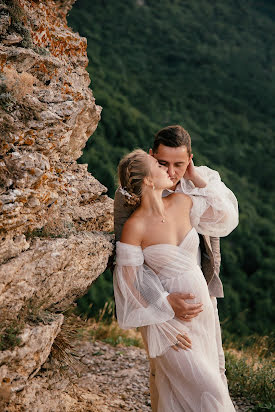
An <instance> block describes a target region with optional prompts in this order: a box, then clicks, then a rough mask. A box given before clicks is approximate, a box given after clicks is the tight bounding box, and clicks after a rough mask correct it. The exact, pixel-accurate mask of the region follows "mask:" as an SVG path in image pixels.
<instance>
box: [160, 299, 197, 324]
mask: <svg viewBox="0 0 275 412" xmlns="http://www.w3.org/2000/svg"><path fill="white" fill-rule="evenodd" d="M194 298H195V296H194V295H192V294H190V293H178V292H174V293H170V294H169V295H168V296H167V300H168V302H169V303H170V305H171V306H172V309H173V311H174V312H175V316H176V317H177V318H178V319H181V320H184V321H185V322H191V320H192V319H193V318H195V317H196V316H198V314H199V313H200V312H202V311H203V308H202V303H187V302H185V301H186V300H189V299H194Z"/></svg>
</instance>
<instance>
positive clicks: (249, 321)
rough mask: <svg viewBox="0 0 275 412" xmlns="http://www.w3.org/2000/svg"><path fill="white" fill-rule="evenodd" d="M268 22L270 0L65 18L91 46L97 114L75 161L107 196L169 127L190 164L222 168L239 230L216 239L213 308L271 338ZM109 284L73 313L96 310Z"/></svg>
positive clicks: (148, 0) (163, 3) (173, 2)
mask: <svg viewBox="0 0 275 412" xmlns="http://www.w3.org/2000/svg"><path fill="white" fill-rule="evenodd" d="M274 17H275V3H274V2H273V1H272V0H245V1H242V0H230V1H228V0H227V1H226V0H220V1H219V2H213V1H211V0H189V1H185V0H144V1H142V0H128V1H125V0H116V1H113V2H111V1H107V0H93V1H92V2H91V1H88V0H78V1H77V2H76V4H75V5H74V7H73V9H72V11H71V13H70V16H69V24H70V25H71V26H72V27H73V28H74V30H76V31H79V33H80V34H81V35H83V36H85V37H87V39H88V56H89V66H88V71H89V73H90V77H91V80H92V82H91V87H92V89H93V92H94V95H95V98H96V102H97V104H99V105H101V106H102V107H103V112H102V120H101V122H100V124H99V126H98V129H97V131H96V132H95V133H94V135H93V136H92V138H91V139H90V140H89V141H88V144H87V146H86V149H85V152H84V154H83V157H82V159H81V161H83V162H85V163H88V164H89V170H90V171H91V173H92V174H93V175H94V176H95V177H96V178H98V179H99V180H100V181H101V182H102V183H104V184H105V185H106V186H107V187H108V188H109V193H110V195H111V196H112V195H113V194H114V190H115V187H116V167H117V164H118V161H119V159H120V158H121V156H122V155H123V154H124V153H126V152H127V151H129V150H131V149H133V148H136V147H143V148H145V149H148V148H149V147H150V145H151V142H152V138H153V135H154V133H155V132H156V131H157V130H158V129H160V128H161V127H164V126H166V125H169V124H176V123H178V124H181V125H182V126H183V127H185V128H186V129H187V130H188V131H189V133H190V135H191V137H192V142H193V153H194V162H195V164H196V165H200V164H206V165H208V166H210V167H212V168H215V169H217V170H218V171H219V172H220V174H221V176H222V179H223V180H224V181H225V183H226V184H227V185H228V186H229V187H230V188H231V189H232V190H233V191H234V193H235V194H236V196H237V198H238V200H239V207H240V225H239V227H238V228H237V229H236V230H235V231H234V232H233V233H232V234H231V235H230V236H228V237H227V238H225V239H223V240H222V273H221V277H222V279H223V283H224V286H225V295H226V297H225V299H224V300H221V301H220V306H219V307H220V312H221V318H222V320H223V327H224V329H226V330H227V331H228V332H232V333H236V334H238V335H240V334H241V335H248V334H249V333H252V332H253V333H261V334H264V333H270V332H271V330H272V321H273V319H272V308H273V307H272V290H273V291H274V281H273V279H272V273H273V271H274V270H273V268H274V266H275V256H274V252H273V251H274V243H275V222H274V218H273V210H272V205H273V204H274V200H275V199H274V186H275V184H274V178H273V176H275V173H274V172H275V163H274V160H273V159H274V157H275V144H274V129H275V127H274V126H275V113H274V101H275V81H274V56H275V52H274V44H275V29H274ZM110 281H111V277H110V274H109V275H108V274H107V275H106V277H105V279H104V278H103V277H102V278H101V279H100V280H99V281H98V282H97V286H96V287H94V288H92V289H93V291H92V290H90V292H89V294H88V295H87V297H86V298H85V299H83V300H82V301H81V302H80V304H81V305H82V306H83V305H86V304H87V302H88V301H89V300H90V299H91V296H92V299H93V300H96V301H97V302H98V303H99V304H100V303H102V302H103V301H104V299H105V298H106V296H107V295H110V293H111V288H110ZM106 290H107V292H106ZM273 312H274V311H273ZM273 316H274V315H273Z"/></svg>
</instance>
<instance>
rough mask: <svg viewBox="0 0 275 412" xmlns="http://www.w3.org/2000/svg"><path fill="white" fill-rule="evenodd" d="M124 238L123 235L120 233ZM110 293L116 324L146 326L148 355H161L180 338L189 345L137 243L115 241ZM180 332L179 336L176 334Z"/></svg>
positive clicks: (186, 345)
mask: <svg viewBox="0 0 275 412" xmlns="http://www.w3.org/2000/svg"><path fill="white" fill-rule="evenodd" d="M123 239H124V240H125V237H123ZM116 245H117V246H116V247H117V257H116V267H115V271H114V279H113V281H114V295H115V302H116V312H117V319H118V323H119V325H120V326H121V327H122V328H124V329H129V328H135V327H140V326H147V328H146V330H147V342H148V349H149V355H150V357H152V358H153V357H156V356H159V355H162V354H163V353H164V352H165V351H166V350H167V349H169V347H171V346H172V347H173V346H174V345H175V343H176V342H177V341H178V340H180V341H181V342H182V344H180V347H185V348H187V347H190V342H188V337H187V339H186V336H185V338H184V335H185V329H186V328H184V326H183V325H182V324H181V323H180V322H178V321H177V320H176V319H174V315H175V313H174V311H173V309H172V307H171V306H170V304H169V302H168V300H167V299H166V297H165V294H164V289H163V286H162V284H161V282H160V280H159V278H158V276H157V275H156V273H155V272H154V271H153V270H152V269H151V268H149V267H148V266H147V265H146V264H144V256H143V253H142V249H141V247H140V246H137V245H133V244H129V243H125V242H117V244H116ZM179 335H181V336H179Z"/></svg>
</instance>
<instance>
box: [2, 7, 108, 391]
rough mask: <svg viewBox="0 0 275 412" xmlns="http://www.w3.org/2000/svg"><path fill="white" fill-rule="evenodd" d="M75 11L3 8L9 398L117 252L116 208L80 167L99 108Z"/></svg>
mask: <svg viewBox="0 0 275 412" xmlns="http://www.w3.org/2000/svg"><path fill="white" fill-rule="evenodd" d="M73 2H74V0H63V1H62V0H59V1H53V0H43V1H35V0H6V1H0V155H1V158H0V210H1V214H0V231H1V248H0V321H1V325H0V327H1V330H0V334H1V340H0V383H1V382H2V384H1V385H2V386H3V387H4V388H5V385H7V386H8V388H9V391H10V395H9V396H11V397H13V396H15V395H16V392H17V391H19V390H22V389H26V388H27V387H28V385H30V384H31V378H32V377H33V376H34V375H35V374H36V373H37V371H38V370H39V369H40V367H41V365H42V364H43V363H44V362H45V360H46V359H47V357H48V355H49V353H50V351H51V346H52V344H53V342H54V340H55V338H56V336H57V335H58V333H59V332H60V330H61V329H62V323H63V314H62V311H64V310H66V309H67V308H68V307H69V306H70V305H71V304H72V302H73V301H74V300H75V299H76V298H77V297H79V296H81V295H83V294H84V293H85V292H86V290H87V288H88V287H89V286H90V285H91V283H92V282H93V280H94V279H96V277H97V276H99V275H100V274H101V273H102V272H103V271H104V269H105V267H106V265H107V261H108V258H109V256H110V255H111V253H112V249H113V245H112V237H111V236H110V235H109V234H108V232H110V231H112V225H113V221H112V200H111V199H110V198H108V197H107V196H106V195H105V193H106V188H105V187H104V186H103V185H102V184H100V183H99V182H98V181H97V180H96V179H95V178H93V177H92V176H91V175H90V174H89V173H88V172H87V165H83V164H78V163H77V162H76V160H77V159H78V158H79V157H80V155H81V153H82V149H83V147H84V146H85V143H86V141H87V139H88V138H89V137H90V136H91V135H92V134H93V132H94V131H95V129H96V127H97V124H98V122H99V120H100V112H101V107H99V106H97V105H96V104H95V99H94V97H93V94H92V91H91V89H90V88H89V87H88V86H89V83H90V79H89V75H88V73H87V71H86V70H85V68H86V66H87V63H88V59H87V54H86V39H85V38H82V37H80V36H79V35H78V34H76V33H74V32H73V31H72V30H71V29H70V28H69V27H68V26H67V24H66V14H67V12H68V11H69V10H70V8H71V6H72V4H73ZM2 386H1V387H0V397H1V388H2ZM3 397H4V395H3Z"/></svg>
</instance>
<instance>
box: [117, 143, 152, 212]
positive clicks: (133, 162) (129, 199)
mask: <svg viewBox="0 0 275 412" xmlns="http://www.w3.org/2000/svg"><path fill="white" fill-rule="evenodd" d="M149 175H150V166H149V162H148V154H147V153H146V152H145V151H144V150H142V149H136V150H134V151H133V152H131V153H129V154H127V155H126V156H124V157H123V158H122V159H121V161H120V162H119V165H118V177H119V181H120V185H121V187H122V189H124V190H126V191H127V192H128V193H129V195H130V196H127V194H126V195H125V202H126V203H127V204H128V205H129V206H134V207H138V206H139V204H140V201H141V195H142V183H143V180H144V178H145V177H147V176H149Z"/></svg>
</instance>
